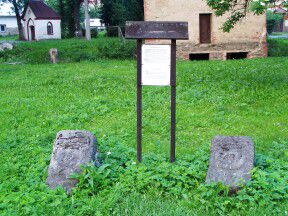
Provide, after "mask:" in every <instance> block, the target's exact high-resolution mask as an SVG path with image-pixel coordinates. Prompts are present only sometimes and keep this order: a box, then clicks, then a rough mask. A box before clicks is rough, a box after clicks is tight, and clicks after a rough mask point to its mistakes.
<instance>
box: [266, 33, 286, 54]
mask: <svg viewBox="0 0 288 216" xmlns="http://www.w3.org/2000/svg"><path fill="white" fill-rule="evenodd" d="M268 56H271V57H280V56H288V39H280V38H279V39H278V38H277V39H276V38H273V39H268Z"/></svg>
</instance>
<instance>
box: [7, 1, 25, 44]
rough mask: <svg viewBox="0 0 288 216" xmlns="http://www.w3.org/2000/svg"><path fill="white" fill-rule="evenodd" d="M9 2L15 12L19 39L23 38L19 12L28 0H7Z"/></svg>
mask: <svg viewBox="0 0 288 216" xmlns="http://www.w3.org/2000/svg"><path fill="white" fill-rule="evenodd" d="M9 2H10V3H12V4H13V10H14V12H15V16H16V20H17V27H18V32H19V40H24V32H23V25H22V20H21V19H22V17H21V12H22V11H23V9H24V7H25V6H26V5H27V4H28V0H9Z"/></svg>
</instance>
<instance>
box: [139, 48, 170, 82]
mask: <svg viewBox="0 0 288 216" xmlns="http://www.w3.org/2000/svg"><path fill="white" fill-rule="evenodd" d="M170 70H171V46H170V45H146V44H144V45H142V85H149V86H169V85H170Z"/></svg>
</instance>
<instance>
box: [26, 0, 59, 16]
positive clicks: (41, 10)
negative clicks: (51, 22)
mask: <svg viewBox="0 0 288 216" xmlns="http://www.w3.org/2000/svg"><path fill="white" fill-rule="evenodd" d="M28 7H30V8H31V10H32V11H33V13H34V15H35V16H36V19H61V16H60V15H59V14H58V13H57V12H56V11H54V10H53V9H52V8H51V7H49V6H48V5H47V4H45V3H44V1H42V0H30V1H29V3H28V4H27V6H26V8H25V10H24V13H23V15H22V18H24V16H25V14H26V10H27V8H28Z"/></svg>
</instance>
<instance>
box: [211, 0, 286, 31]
mask: <svg viewBox="0 0 288 216" xmlns="http://www.w3.org/2000/svg"><path fill="white" fill-rule="evenodd" d="M206 2H207V5H208V6H210V7H211V8H212V9H213V10H214V12H215V14H216V16H222V15H224V14H228V18H227V20H226V22H225V23H224V24H223V26H222V29H223V31H224V32H230V31H231V30H232V29H233V28H234V26H235V25H236V24H237V23H238V22H239V21H240V20H242V19H243V18H244V17H246V15H247V13H248V12H251V13H253V14H254V15H261V14H265V12H266V11H267V13H268V14H269V13H271V11H269V10H267V9H268V8H269V7H271V8H274V7H275V5H280V3H281V4H282V6H283V7H285V6H286V7H287V6H288V1H287V0H281V1H278V0H270V1H266V0H256V1H255V0H247V1H244V2H241V1H234V0H222V1H220V0H206ZM273 23H274V21H270V20H269V19H268V23H267V24H268V30H270V29H271V27H272V26H273V25H274V24H273Z"/></svg>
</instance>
